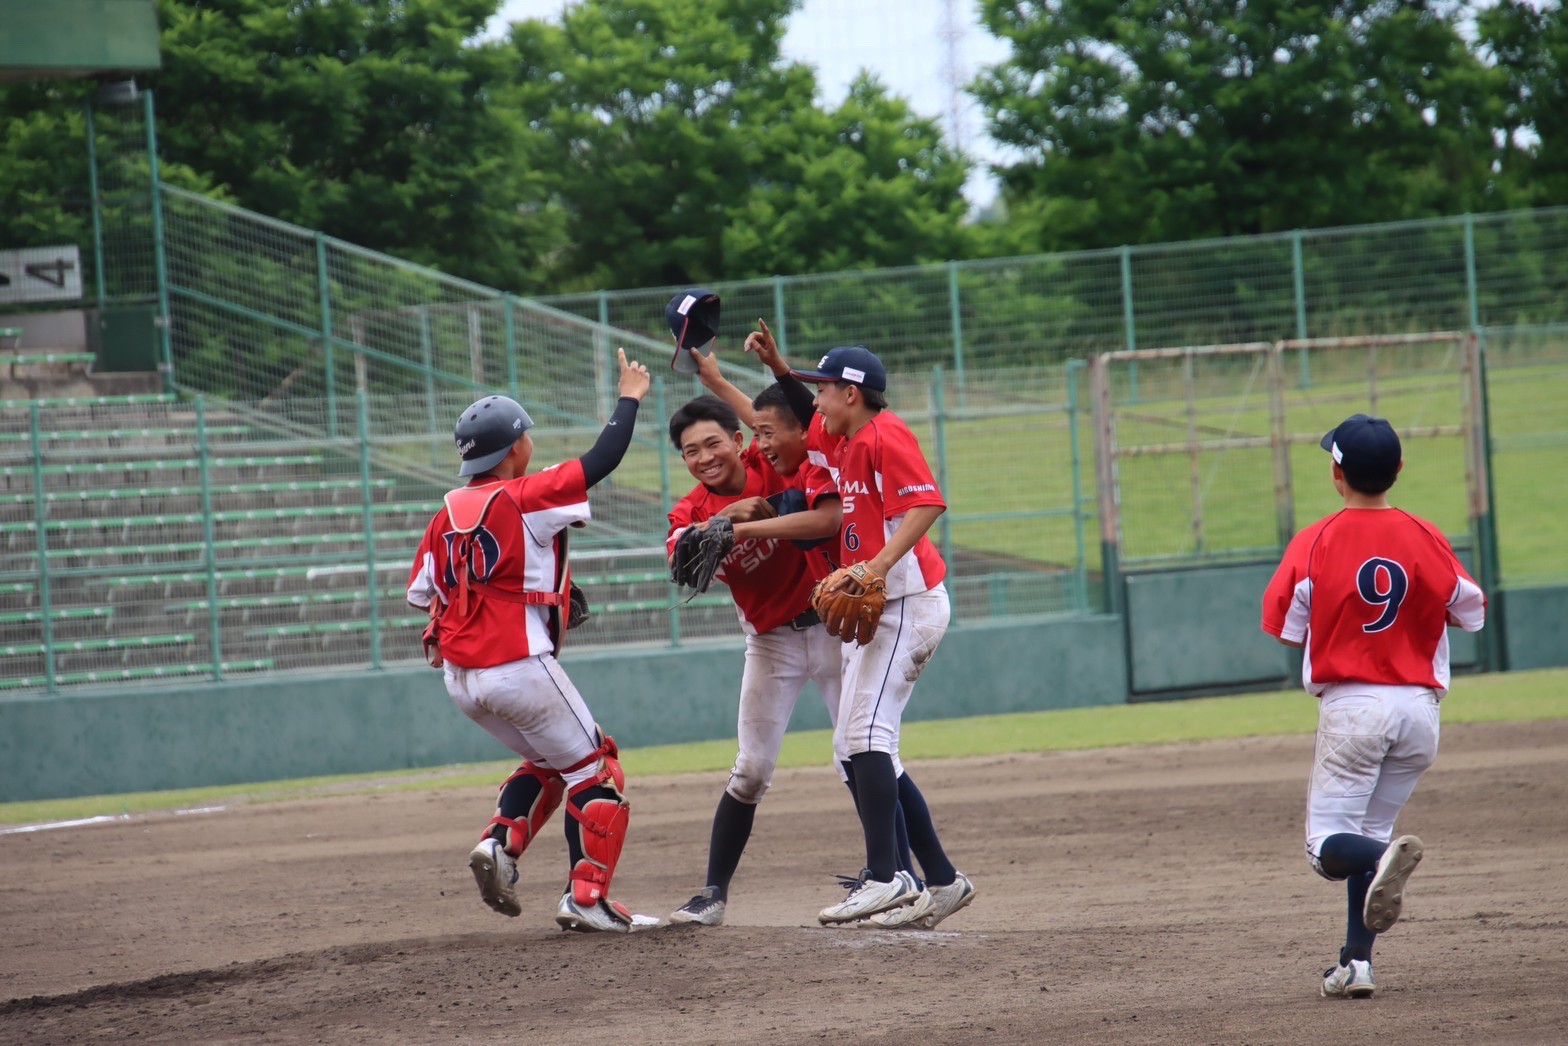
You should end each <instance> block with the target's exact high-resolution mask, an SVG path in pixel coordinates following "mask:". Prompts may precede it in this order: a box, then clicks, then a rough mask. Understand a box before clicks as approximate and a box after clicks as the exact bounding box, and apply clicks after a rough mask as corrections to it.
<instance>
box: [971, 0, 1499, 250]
mask: <svg viewBox="0 0 1568 1046" xmlns="http://www.w3.org/2000/svg"><path fill="white" fill-rule="evenodd" d="M981 10H982V15H983V18H984V20H985V23H986V25H987V26H988V27H989V28H990V30H991V31H992V32H993V33H995V34H997V35H998V36H1000V37H1002V38H1003V39H1005V40H1007V41H1008V42H1009V43H1010V44H1011V45H1012V56H1011V57H1010V58H1009V59H1008V60H1007V61H1005V62H1003V63H1001V64H999V65H997V66H994V67H992V68H990V69H988V70H986V71H985V72H984V73H982V75H981V76H980V77H979V78H978V79H977V80H976V82H975V85H974V90H975V93H976V95H977V96H978V98H979V99H980V101H981V102H982V104H983V106H984V108H985V111H986V113H987V115H988V118H989V123H990V127H991V131H992V134H993V135H994V136H995V137H996V139H997V140H998V141H999V142H1001V143H1003V144H1004V145H1007V146H1011V147H1012V148H1014V149H1015V150H1017V151H1018V153H1019V156H1020V158H1019V159H1018V160H1017V161H1016V162H1014V163H1011V164H1008V165H1006V166H1005V167H1003V168H1002V169H1001V170H1000V172H999V173H1000V174H1001V176H1002V179H1003V187H1004V189H1003V191H1004V194H1005V198H1006V201H1007V205H1008V207H1009V210H1010V213H1011V217H1012V219H1013V221H1014V222H1015V223H1018V224H1019V226H1020V228H1021V229H1022V236H1021V241H1022V242H1019V243H1018V244H1017V246H1019V247H1031V248H1034V249H1038V248H1040V247H1047V248H1077V247H1093V246H1106V245H1113V244H1118V243H1144V242H1151V241H1158V240H1177V239H1191V238H1197V237H1205V236H1216V235H1234V234H1242V233H1253V232H1270V231H1276V230H1285V229H1290V228H1296V227H1316V226H1324V225H1333V224H1347V223H1356V222H1363V221H1381V220H1387V219H1391V218H1404V217H1417V216H1423V215H1431V214H1440V213H1453V212H1456V211H1460V210H1465V209H1484V208H1486V207H1489V206H1496V205H1497V204H1498V201H1499V196H1498V192H1497V187H1496V186H1495V185H1494V179H1493V175H1492V168H1493V160H1494V158H1495V146H1494V144H1493V129H1494V127H1495V126H1496V121H1497V120H1498V119H1500V117H1501V111H1500V108H1499V105H1498V90H1497V87H1498V83H1499V80H1498V74H1497V72H1496V71H1495V70H1492V69H1489V68H1488V67H1487V66H1485V65H1484V64H1483V63H1482V62H1481V61H1480V60H1479V59H1478V58H1477V57H1476V56H1475V55H1474V54H1472V53H1471V52H1470V50H1469V49H1468V48H1467V47H1466V45H1465V43H1464V40H1463V38H1462V36H1461V35H1460V33H1459V32H1458V29H1457V27H1456V26H1457V20H1458V16H1459V13H1460V12H1459V8H1458V7H1457V6H1456V5H1454V4H1451V3H1444V2H1441V0H1436V2H1427V0H1331V2H1326V3H1313V4H1305V5H1303V4H1300V3H1296V2H1294V0H1193V2H1191V3H1186V4H1179V5H1174V6H1173V5H1171V4H1168V3H1163V2H1160V0H1083V2H1076V0H1033V2H1023V3H1018V2H1014V0H982V4H981Z"/></svg>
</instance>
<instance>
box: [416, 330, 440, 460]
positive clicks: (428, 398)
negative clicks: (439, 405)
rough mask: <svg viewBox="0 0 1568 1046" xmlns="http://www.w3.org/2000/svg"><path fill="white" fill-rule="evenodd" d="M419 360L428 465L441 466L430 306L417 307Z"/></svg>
mask: <svg viewBox="0 0 1568 1046" xmlns="http://www.w3.org/2000/svg"><path fill="white" fill-rule="evenodd" d="M419 358H420V360H422V361H423V362H424V364H425V424H426V425H427V431H428V432H429V433H430V464H432V465H436V466H439V465H440V464H441V437H440V432H441V426H440V424H439V423H438V422H437V421H436V361H435V346H434V345H432V344H431V339H430V306H428V305H421V306H419Z"/></svg>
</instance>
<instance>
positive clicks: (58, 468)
mask: <svg viewBox="0 0 1568 1046" xmlns="http://www.w3.org/2000/svg"><path fill="white" fill-rule="evenodd" d="M319 464H321V458H320V457H319V456H318V455H315V454H278V455H275V456H272V457H266V456H255V457H241V458H208V459H207V465H208V466H209V467H210V468H220V469H221V468H265V467H268V466H274V465H319ZM200 467H201V461H200V460H199V459H197V458H178V459H170V460H160V461H99V462H92V463H88V462H74V463H72V464H69V465H44V466H43V467H42V469H41V471H42V472H43V474H44V475H46V476H98V475H105V474H109V473H115V472H167V471H170V470H172V469H194V468H200ZM32 474H33V467H32V466H31V465H7V466H5V467H4V468H0V476H6V477H10V476H23V475H27V476H30V475H32Z"/></svg>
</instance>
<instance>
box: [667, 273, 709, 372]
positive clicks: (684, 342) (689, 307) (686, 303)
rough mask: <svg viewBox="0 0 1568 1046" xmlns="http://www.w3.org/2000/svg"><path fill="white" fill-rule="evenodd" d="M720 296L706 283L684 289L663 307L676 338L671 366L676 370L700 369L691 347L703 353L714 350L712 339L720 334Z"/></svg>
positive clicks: (672, 333) (671, 332) (694, 370)
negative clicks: (702, 285) (691, 352)
mask: <svg viewBox="0 0 1568 1046" xmlns="http://www.w3.org/2000/svg"><path fill="white" fill-rule="evenodd" d="M719 306H720V303H719V296H718V295H717V294H714V293H713V292H712V291H710V290H708V289H706V288H704V287H693V288H691V289H690V290H685V291H681V292H680V293H679V294H677V295H676V296H675V297H673V298H671V299H670V303H669V304H668V305H666V306H665V307H664V322H665V323H668V324H669V325H670V334H671V335H672V336H673V337H674V338H675V355H674V357H672V358H671V360H670V366H671V367H673V368H674V369H675V372H676V373H677V374H695V373H697V361H696V360H694V359H692V358H691V354H690V353H689V352H687V350H688V349H696V350H697V351H698V352H701V353H702V354H703V355H704V356H708V355H711V354H712V352H713V350H712V349H710V348H708V345H709V343H711V342H712V341H713V339H714V338H716V337H718V336H719V311H720V308H719Z"/></svg>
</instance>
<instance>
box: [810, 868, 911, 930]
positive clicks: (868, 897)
mask: <svg viewBox="0 0 1568 1046" xmlns="http://www.w3.org/2000/svg"><path fill="white" fill-rule="evenodd" d="M852 881H853V882H854V885H853V886H851V887H850V890H849V896H848V897H846V898H844V899H843V900H842V901H840V902H839V903H837V904H831V905H828V906H827V907H826V908H824V909H822V911H820V912H818V913H817V921H818V922H820V923H823V924H824V925H825V924H827V923H847V922H854V921H855V920H856V919H864V918H865V917H866V916H868V915H875V914H876V913H877V912H885V911H887V910H888V909H889V908H897V907H898V906H899V905H901V904H909V903H910V902H912V901H913V900H914V899H915V898H916V897H919V896H920V887H918V886H916V885H915V877H914V876H912V875H910V874H909V873H908V872H894V873H893V878H891V879H889V880H888V881H887V882H882V881H881V880H878V879H873V878H871V871H870V869H863V870H862V871H861V873H860V877H859V878H858V879H855V880H852Z"/></svg>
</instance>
